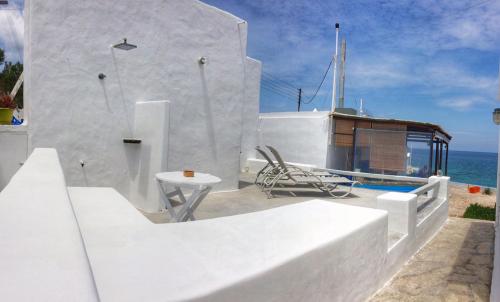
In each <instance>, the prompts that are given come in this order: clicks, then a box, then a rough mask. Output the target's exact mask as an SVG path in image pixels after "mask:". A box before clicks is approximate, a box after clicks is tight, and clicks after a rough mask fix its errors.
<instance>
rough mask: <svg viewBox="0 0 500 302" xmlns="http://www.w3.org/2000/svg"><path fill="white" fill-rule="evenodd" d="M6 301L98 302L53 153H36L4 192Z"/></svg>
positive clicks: (0, 203)
mask: <svg viewBox="0 0 500 302" xmlns="http://www.w3.org/2000/svg"><path fill="white" fill-rule="evenodd" d="M0 230H2V232H0V272H1V273H0V293H1V300H2V301H98V298H97V292H96V290H95V287H94V282H93V278H92V273H91V271H90V267H89V263H88V260H87V257H86V254H85V249H84V246H83V242H82V238H81V235H80V232H79V229H78V225H77V223H76V221H75V216H74V213H73V210H72V208H71V203H70V202H69V198H68V193H67V190H66V184H65V181H64V175H63V172H62V169H61V167H60V165H59V159H58V156H57V153H56V151H55V150H54V149H35V151H33V154H32V155H31V156H30V157H29V159H28V160H27V161H26V163H25V164H24V166H22V167H21V169H20V170H19V171H18V172H17V174H16V175H14V177H13V178H12V179H11V181H10V183H9V184H8V185H7V187H6V188H5V189H4V190H3V191H2V192H0Z"/></svg>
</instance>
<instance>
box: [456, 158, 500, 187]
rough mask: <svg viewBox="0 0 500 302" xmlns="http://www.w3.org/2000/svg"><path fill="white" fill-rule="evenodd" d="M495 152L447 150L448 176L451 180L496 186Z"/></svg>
mask: <svg viewBox="0 0 500 302" xmlns="http://www.w3.org/2000/svg"><path fill="white" fill-rule="evenodd" d="M497 160H498V154H497V153H489V152H471V151H451V150H450V151H449V157H448V176H450V177H451V181H452V182H460V183H465V184H474V185H480V186H484V187H490V188H496V186H497Z"/></svg>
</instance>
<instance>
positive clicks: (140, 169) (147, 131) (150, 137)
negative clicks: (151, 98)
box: [125, 101, 170, 212]
mask: <svg viewBox="0 0 500 302" xmlns="http://www.w3.org/2000/svg"><path fill="white" fill-rule="evenodd" d="M169 122H170V102H168V101H155V102H138V103H137V104H136V105H135V120H134V138H135V139H140V140H141V143H140V144H127V145H126V146H125V153H126V155H127V158H128V162H127V166H128V168H129V173H130V177H131V181H132V184H131V187H130V201H131V202H132V203H133V204H134V206H135V207H137V208H139V209H142V210H144V211H146V212H156V211H159V210H160V209H161V208H162V207H163V203H162V201H161V197H160V191H159V190H158V186H157V183H156V180H155V175H156V173H159V172H162V171H165V170H167V156H165V154H167V152H168V138H169V136H168V134H169V132H170V131H169Z"/></svg>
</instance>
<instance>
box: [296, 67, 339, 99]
mask: <svg viewBox="0 0 500 302" xmlns="http://www.w3.org/2000/svg"><path fill="white" fill-rule="evenodd" d="M332 63H333V58H332V59H331V60H330V63H329V64H328V68H327V69H326V71H325V74H324V75H323V79H321V83H320V84H319V86H318V88H316V92H314V95H313V96H312V98H310V99H309V100H307V101H304V102H302V103H303V104H310V103H311V102H312V101H314V99H315V98H316V96H317V95H318V92H319V90H320V89H321V86H323V83H324V82H325V79H326V76H327V75H328V71H330V68H332ZM334 89H335V88H334Z"/></svg>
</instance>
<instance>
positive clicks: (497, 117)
mask: <svg viewBox="0 0 500 302" xmlns="http://www.w3.org/2000/svg"><path fill="white" fill-rule="evenodd" d="M493 123H495V124H496V125H500V108H495V110H493Z"/></svg>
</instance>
